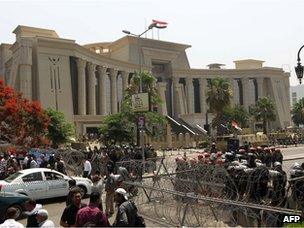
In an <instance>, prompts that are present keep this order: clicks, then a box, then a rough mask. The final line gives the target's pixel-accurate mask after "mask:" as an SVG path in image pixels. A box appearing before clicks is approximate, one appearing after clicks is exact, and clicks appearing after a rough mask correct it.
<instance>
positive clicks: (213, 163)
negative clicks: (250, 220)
mask: <svg viewBox="0 0 304 228" xmlns="http://www.w3.org/2000/svg"><path fill="white" fill-rule="evenodd" d="M282 164H283V154H282V152H281V150H280V149H279V148H275V147H273V146H271V147H260V146H258V147H243V148H240V149H238V150H235V151H227V152H225V153H222V152H220V151H218V150H217V148H216V144H215V143H212V146H211V148H210V151H208V152H204V153H201V154H199V155H198V156H197V157H192V158H187V157H186V156H183V157H177V158H176V179H175V190H177V191H181V192H195V193H197V194H201V195H207V196H212V197H218V196H219V195H221V197H224V198H227V199H230V200H238V201H243V202H249V203H255V204H263V205H269V206H275V207H282V208H292V209H296V210H300V211H304V163H302V164H298V163H297V162H296V163H294V165H293V166H292V167H291V169H290V171H289V173H286V172H285V171H284V170H283V167H282ZM216 167H218V168H219V169H225V170H226V171H227V172H226V174H227V175H228V176H227V178H222V179H221V180H223V183H224V184H225V185H223V186H224V187H223V188H221V187H219V188H217V187H215V186H213V185H208V184H205V183H208V182H210V180H211V178H210V177H212V176H213V174H212V172H213V170H214V168H216ZM288 175H289V179H288ZM214 180H215V179H214ZM277 225H278V224H277Z"/></svg>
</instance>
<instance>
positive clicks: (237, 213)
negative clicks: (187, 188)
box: [126, 182, 301, 227]
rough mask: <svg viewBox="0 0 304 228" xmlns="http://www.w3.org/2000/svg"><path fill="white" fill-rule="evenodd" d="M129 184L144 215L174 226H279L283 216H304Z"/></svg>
mask: <svg viewBox="0 0 304 228" xmlns="http://www.w3.org/2000/svg"><path fill="white" fill-rule="evenodd" d="M126 184H128V185H130V186H134V187H136V188H138V194H137V195H136V196H133V197H132V198H133V200H134V201H135V202H136V204H137V205H138V208H139V211H140V213H142V214H143V215H146V216H149V217H153V218H155V219H159V220H161V221H164V222H167V223H169V224H172V225H174V226H191V227H197V226H210V224H212V223H214V221H221V222H224V223H226V224H227V225H229V226H232V225H243V226H256V225H261V224H264V225H269V224H271V223H272V224H273V225H277V224H281V223H282V218H283V216H284V215H301V211H296V210H291V209H286V208H280V207H272V206H268V205H261V204H253V203H245V202H240V201H235V200H229V199H223V198H216V197H209V196H203V195H197V194H195V193H186V192H181V191H176V190H172V189H168V188H164V187H162V188H159V187H153V186H151V185H150V184H151V182H150V184H143V183H140V182H127V183H126Z"/></svg>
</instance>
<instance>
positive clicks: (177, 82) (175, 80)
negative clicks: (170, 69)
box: [172, 77, 179, 85]
mask: <svg viewBox="0 0 304 228" xmlns="http://www.w3.org/2000/svg"><path fill="white" fill-rule="evenodd" d="M172 82H173V84H174V85H178V84H179V78H178V77H174V78H172Z"/></svg>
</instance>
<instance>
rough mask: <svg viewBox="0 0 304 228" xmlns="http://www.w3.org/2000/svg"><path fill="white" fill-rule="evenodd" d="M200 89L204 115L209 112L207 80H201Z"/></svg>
mask: <svg viewBox="0 0 304 228" xmlns="http://www.w3.org/2000/svg"><path fill="white" fill-rule="evenodd" d="M199 89H200V105H201V113H202V114H203V115H205V114H206V112H207V111H208V107H207V101H206V99H207V79H206V78H199Z"/></svg>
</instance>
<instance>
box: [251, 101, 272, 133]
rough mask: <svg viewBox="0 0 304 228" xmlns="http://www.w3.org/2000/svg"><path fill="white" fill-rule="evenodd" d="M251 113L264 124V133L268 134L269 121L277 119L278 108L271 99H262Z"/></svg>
mask: <svg viewBox="0 0 304 228" xmlns="http://www.w3.org/2000/svg"><path fill="white" fill-rule="evenodd" d="M251 112H252V114H253V116H254V117H255V119H256V120H257V121H262V122H263V133H264V134H267V126H268V124H269V121H274V120H275V119H276V114H275V112H276V106H275V103H274V102H273V100H272V99H270V98H269V97H262V98H260V99H259V100H258V101H257V103H256V105H255V106H253V107H252V109H251Z"/></svg>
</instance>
